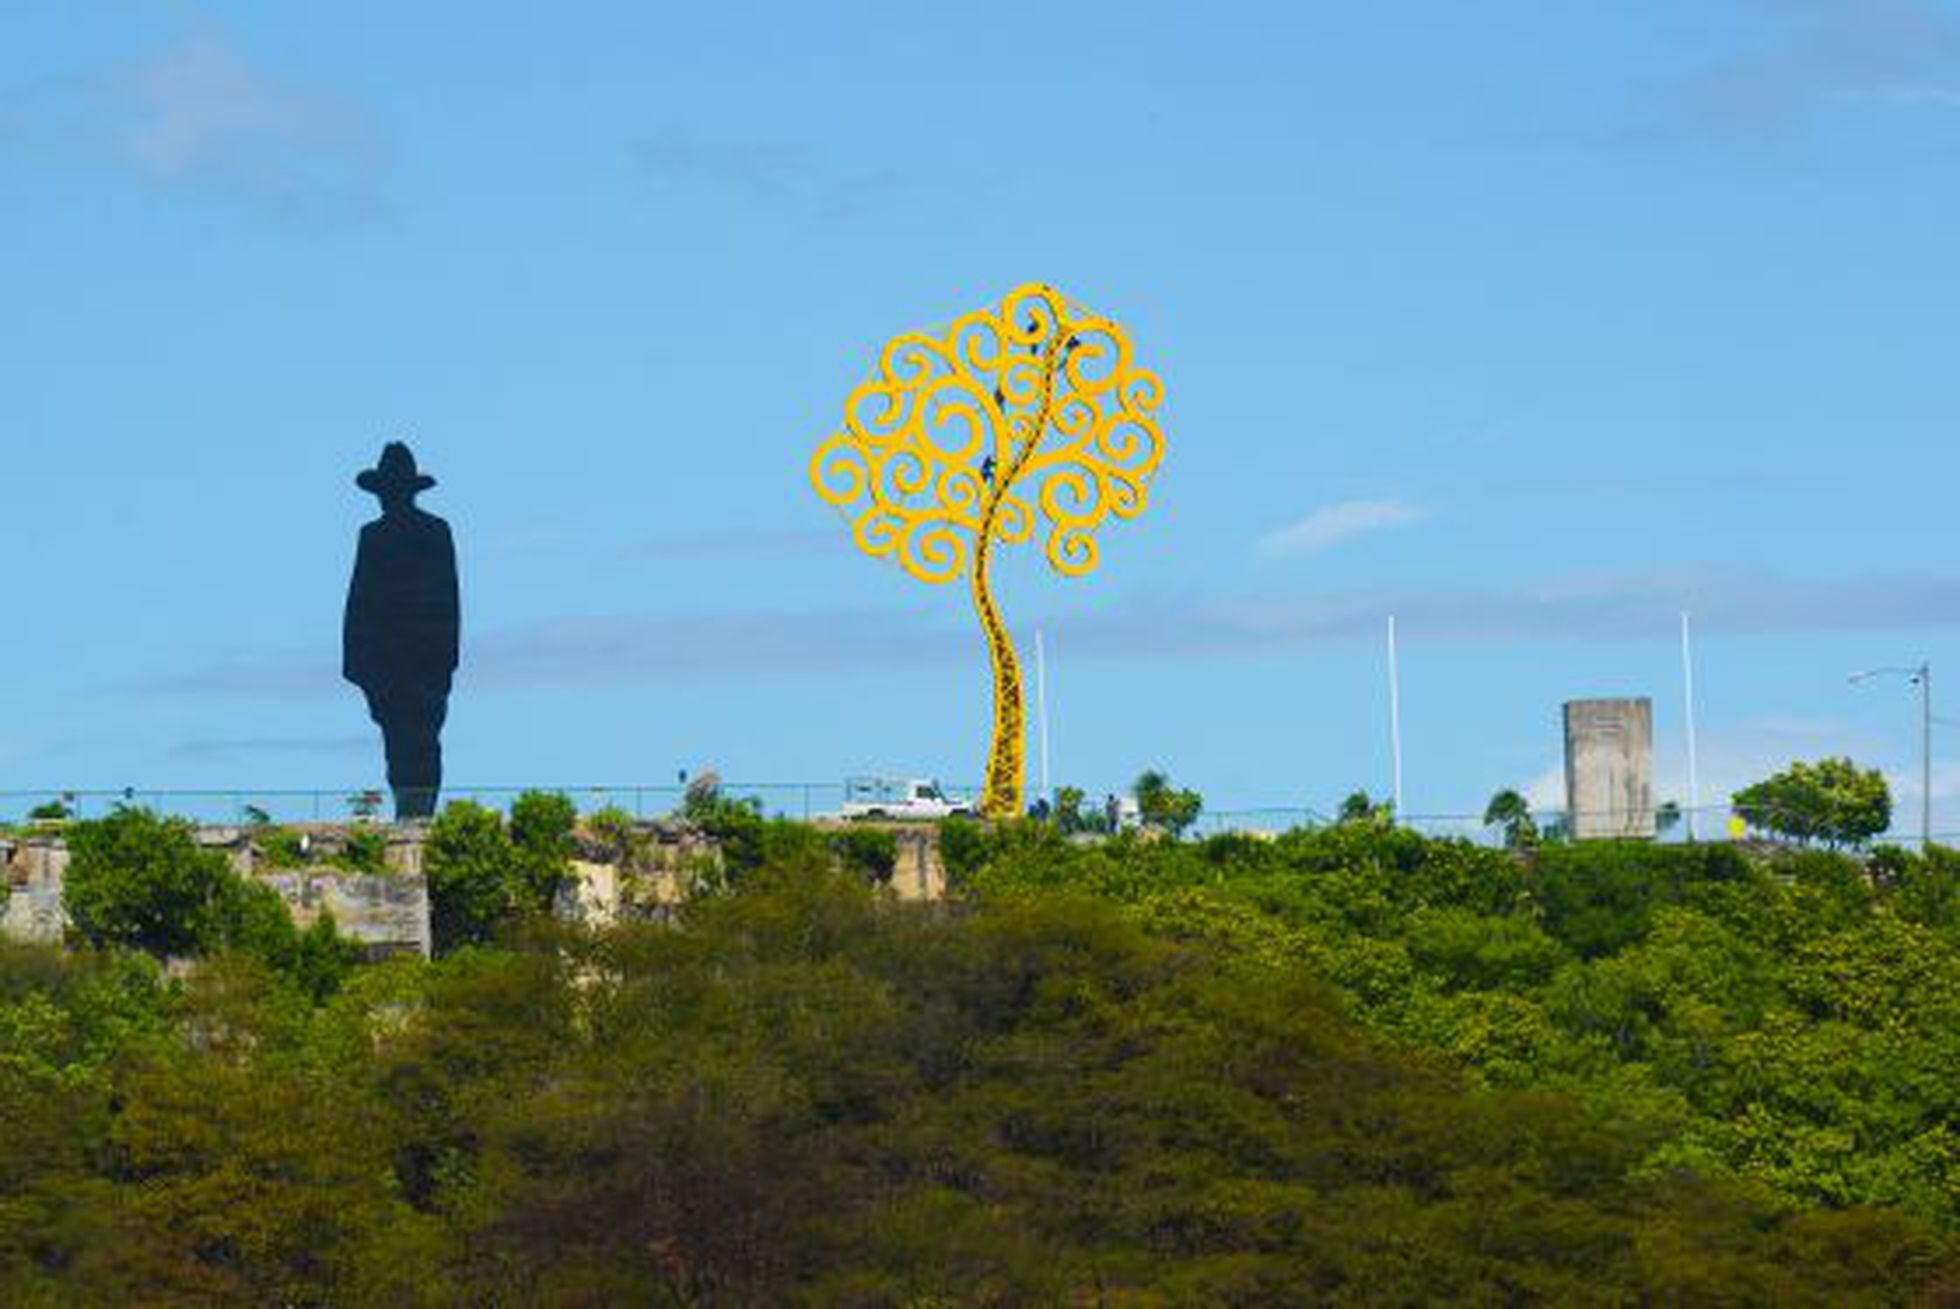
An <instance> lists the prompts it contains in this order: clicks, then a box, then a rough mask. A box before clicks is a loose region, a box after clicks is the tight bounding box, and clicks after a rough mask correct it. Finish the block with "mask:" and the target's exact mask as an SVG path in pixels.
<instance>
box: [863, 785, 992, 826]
mask: <svg viewBox="0 0 1960 1309" xmlns="http://www.w3.org/2000/svg"><path fill="white" fill-rule="evenodd" d="M972 813H973V804H972V802H971V801H969V800H966V799H964V798H962V797H960V796H955V795H948V794H947V793H946V791H945V790H944V789H943V788H942V787H941V786H940V785H939V783H938V782H935V781H932V780H931V779H930V778H904V779H899V778H887V777H852V778H848V779H846V780H845V782H844V804H843V807H842V808H840V809H839V810H838V811H837V816H838V817H840V818H848V819H888V820H892V821H898V822H931V821H932V820H934V819H939V818H955V817H966V816H969V815H971V814H972Z"/></svg>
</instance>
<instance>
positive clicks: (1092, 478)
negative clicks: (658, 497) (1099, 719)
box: [810, 284, 1163, 817]
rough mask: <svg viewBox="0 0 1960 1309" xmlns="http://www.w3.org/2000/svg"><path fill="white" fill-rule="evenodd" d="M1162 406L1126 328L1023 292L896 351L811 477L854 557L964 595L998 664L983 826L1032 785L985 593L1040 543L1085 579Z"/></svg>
mask: <svg viewBox="0 0 1960 1309" xmlns="http://www.w3.org/2000/svg"><path fill="white" fill-rule="evenodd" d="M1162 400H1163V383H1162V382H1160V381H1159V380H1158V378H1157V375H1156V374H1155V373H1152V372H1150V371H1148V370H1146V369H1143V368H1139V367H1137V365H1136V361H1135V359H1134V358H1133V352H1132V349H1131V345H1130V339H1129V337H1128V336H1127V335H1125V334H1124V332H1123V329H1122V328H1120V327H1118V326H1117V325H1116V324H1115V323H1113V322H1111V321H1110V320H1109V319H1107V318H1102V317H1099V316H1097V315H1095V314H1091V313H1088V312H1086V311H1084V310H1083V309H1081V308H1080V307H1079V306H1076V305H1073V304H1070V303H1069V302H1068V301H1067V300H1065V299H1063V298H1062V296H1060V295H1059V294H1057V293H1056V292H1055V291H1054V290H1053V289H1051V288H1049V287H1047V286H1042V285H1039V284H1031V285H1027V286H1022V287H1019V288H1017V289H1016V290H1014V291H1013V292H1011V293H1010V294H1009V295H1008V296H1007V298H1006V299H1004V300H1002V301H1001V302H1000V303H999V304H998V305H997V306H992V307H989V308H986V309H981V310H978V311H976V312H974V313H970V314H967V315H965V316H964V317H962V318H960V319H959V320H958V321H957V322H955V323H954V324H953V325H952V326H951V327H950V328H948V329H947V330H946V331H945V332H944V333H941V334H937V335H935V334H931V333H926V332H907V333H906V334H904V335H903V336H900V337H897V338H896V339H894V340H892V341H891V342H889V343H888V344H887V345H886V346H885V348H884V349H883V351H881V352H880V354H879V358H878V372H877V375H876V376H875V377H873V378H872V379H871V380H870V381H868V382H865V383H863V384H862V385H860V386H859V387H858V388H857V389H856V390H854V391H852V392H851V395H850V398H849V399H848V400H847V401H846V402H845V405H844V425H843V430H841V431H839V432H837V433H836V434H835V435H833V436H831V437H830V438H829V439H828V440H826V441H825V442H824V443H823V444H822V445H820V446H819V447H817V452H816V455H815V456H814V457H813V458H812V459H811V461H810V481H811V484H812V485H813V486H814V487H815V488H816V492H817V494H818V495H819V496H821V497H823V499H824V500H825V501H827V502H829V503H830V504H832V505H835V506H836V507H837V508H838V509H839V510H840V511H842V512H843V513H844V514H845V515H846V516H847V517H848V518H849V519H850V523H851V535H852V538H853V539H854V540H855V541H856V542H857V545H858V548H859V549H860V550H863V551H864V552H865V553H866V554H868V555H872V556H874V557H876V558H882V559H891V560H893V561H895V562H896V563H898V565H899V566H900V567H902V568H904V569H905V571H906V572H908V573H910V574H911V575H912V576H913V577H916V578H918V579H919V580H920V581H922V582H932V583H935V584H943V583H946V582H951V581H953V580H954V579H955V578H958V577H960V576H962V575H965V576H966V578H967V579H968V582H969V584H970V586H971V588H972V592H973V607H974V610H975V611H976V612H977V613H978V614H979V617H980V630H981V631H982V632H983V633H984V634H985V635H986V638H987V651H988V654H989V655H990V656H991V658H992V661H993V674H994V736H993V747H992V749H991V751H990V753H989V755H988V759H987V783H986V792H985V794H984V795H983V797H982V799H981V809H982V811H983V812H985V813H987V814H988V815H990V816H992V817H1009V816H1012V815H1015V814H1018V813H1019V812H1020V811H1021V790H1022V779H1023V775H1024V771H1025V761H1024V749H1025V744H1024V737H1025V731H1024V721H1023V710H1022V703H1021V664H1020V660H1019V659H1018V658H1017V657H1016V655H1015V653H1014V642H1013V640H1012V638H1011V637H1010V636H1009V635H1008V632H1007V627H1006V625H1005V624H1004V623H1003V622H1002V621H1001V617H1000V611H999V609H998V608H996V606H995V604H994V596H993V590H992V587H991V585H990V583H989V581H988V564H989V561H990V559H991V557H992V553H993V548H994V545H995V544H996V543H999V544H1002V545H1011V544H1016V543H1019V542H1023V541H1026V540H1028V539H1030V538H1031V537H1033V536H1034V535H1036V533H1037V532H1040V533H1042V534H1044V546H1045V549H1046V553H1047V556H1048V562H1049V563H1050V564H1051V565H1052V566H1053V567H1054V568H1055V570H1056V571H1057V572H1060V573H1062V574H1064V575H1065V576H1069V577H1080V576H1082V575H1084V574H1086V573H1089V572H1092V571H1094V570H1095V567H1096V564H1097V561H1098V559H1099V550H1098V548H1097V545H1096V539H1095V531H1096V529H1097V528H1098V527H1100V526H1101V525H1102V523H1103V521H1104V520H1105V519H1108V518H1110V517H1112V516H1114V517H1117V518H1134V517H1136V516H1137V515H1138V514H1140V513H1142V512H1143V509H1144V506H1145V504H1146V503H1147V502H1148V492H1149V483H1150V477H1151V474H1152V473H1154V472H1155V471H1156V469H1157V464H1158V461H1159V460H1160V459H1161V458H1162V457H1163V438H1162V434H1161V433H1160V431H1159V430H1158V426H1157V418H1156V414H1157V408H1158V406H1159V404H1160V403H1161V402H1162Z"/></svg>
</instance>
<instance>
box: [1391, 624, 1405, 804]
mask: <svg viewBox="0 0 1960 1309" xmlns="http://www.w3.org/2000/svg"><path fill="white" fill-rule="evenodd" d="M1388 744H1389V752H1390V755H1391V756H1392V757H1393V759H1394V761H1395V821H1396V822H1398V823H1399V822H1401V821H1402V675H1401V672H1400V670H1399V669H1398V668H1397V667H1396V663H1395V615H1394V614H1390V615H1389V616H1388Z"/></svg>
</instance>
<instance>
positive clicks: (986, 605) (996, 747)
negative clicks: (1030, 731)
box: [973, 334, 1062, 818]
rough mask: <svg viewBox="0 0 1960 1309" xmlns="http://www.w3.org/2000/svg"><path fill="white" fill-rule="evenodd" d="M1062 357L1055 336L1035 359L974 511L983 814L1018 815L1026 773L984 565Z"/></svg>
mask: <svg viewBox="0 0 1960 1309" xmlns="http://www.w3.org/2000/svg"><path fill="white" fill-rule="evenodd" d="M1061 363H1062V343H1061V340H1060V338H1059V334H1058V336H1057V339H1056V341H1054V342H1053V343H1051V345H1050V347H1049V349H1048V351H1047V353H1046V355H1045V356H1044V357H1043V358H1042V361H1041V386H1040V389H1039V391H1038V392H1037V393H1036V398H1035V406H1034V412H1033V413H1032V414H1030V415H1029V416H1028V418H1027V423H1028V426H1027V428H1026V430H1025V432H1024V434H1023V435H1021V436H1020V438H1019V440H1018V445H1017V447H1016V448H1015V449H1013V450H1011V451H1010V452H1009V456H1008V458H1007V459H1005V460H1003V461H1002V464H1003V465H1004V466H1003V467H1002V468H1001V470H1000V473H999V476H998V477H997V478H996V480H995V483H994V485H993V486H991V487H989V488H988V492H987V505H986V510H985V512H984V513H982V514H981V516H980V533H979V539H978V540H977V541H975V542H974V545H973V610H974V612H975V613H977V614H979V615H980V630H981V631H982V632H984V633H985V634H986V637H987V656H988V658H989V659H990V660H991V661H992V662H993V668H994V740H993V746H992V748H991V749H989V750H988V752H987V784H986V789H985V790H984V792H983V793H982V794H981V797H980V812H981V813H983V814H985V815H986V816H987V817H989V818H1018V817H1020V814H1021V794H1022V790H1023V788H1024V786H1025V783H1026V777H1027V711H1026V709H1025V708H1023V706H1022V703H1021V659H1020V656H1019V655H1017V654H1015V653H1014V638H1013V637H1012V636H1011V635H1010V634H1009V633H1008V630H1007V624H1006V623H1003V622H1002V621H1001V618H1000V609H999V607H998V606H996V605H995V604H994V592H993V586H992V584H991V583H990V582H989V580H988V575H987V565H988V563H989V562H990V561H991V559H992V558H993V548H994V528H995V525H996V524H997V523H998V522H999V520H1000V506H1001V502H1002V501H1003V500H1005V499H1006V496H1007V491H1008V489H1009V488H1010V487H1012V486H1013V485H1014V483H1015V482H1016V481H1018V480H1019V479H1020V476H1021V474H1022V473H1023V472H1024V471H1026V469H1027V466H1028V461H1029V460H1030V459H1033V458H1034V453H1035V451H1036V450H1037V449H1039V448H1040V446H1041V438H1042V437H1043V436H1045V435H1047V433H1048V419H1049V417H1050V414H1051V412H1052V410H1053V409H1054V405H1055V373H1056V370H1057V369H1059V368H1060V367H1061Z"/></svg>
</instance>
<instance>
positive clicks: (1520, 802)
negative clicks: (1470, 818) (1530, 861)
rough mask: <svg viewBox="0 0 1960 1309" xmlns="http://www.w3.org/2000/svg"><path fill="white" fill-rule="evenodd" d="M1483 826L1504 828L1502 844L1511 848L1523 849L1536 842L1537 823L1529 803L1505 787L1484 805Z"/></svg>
mask: <svg viewBox="0 0 1960 1309" xmlns="http://www.w3.org/2000/svg"><path fill="white" fill-rule="evenodd" d="M1484 826H1486V827H1501V828H1503V829H1504V844H1505V846H1506V847H1507V848H1509V849H1512V850H1525V849H1529V848H1530V847H1532V846H1534V845H1536V844H1538V824H1537V822H1536V821H1534V820H1533V819H1532V817H1531V805H1530V803H1529V802H1528V801H1527V800H1526V799H1525V798H1524V797H1523V796H1522V795H1519V794H1518V793H1517V792H1516V791H1514V790H1512V789H1511V788H1510V787H1508V786H1507V787H1505V788H1504V789H1503V790H1502V791H1499V792H1498V793H1497V794H1496V795H1494V796H1492V797H1491V798H1490V803H1489V804H1487V805H1485V806H1484Z"/></svg>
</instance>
